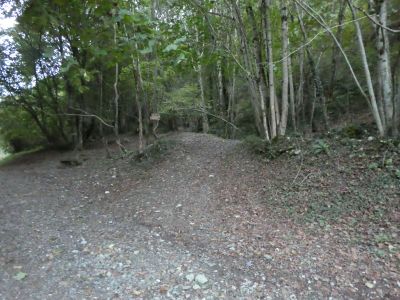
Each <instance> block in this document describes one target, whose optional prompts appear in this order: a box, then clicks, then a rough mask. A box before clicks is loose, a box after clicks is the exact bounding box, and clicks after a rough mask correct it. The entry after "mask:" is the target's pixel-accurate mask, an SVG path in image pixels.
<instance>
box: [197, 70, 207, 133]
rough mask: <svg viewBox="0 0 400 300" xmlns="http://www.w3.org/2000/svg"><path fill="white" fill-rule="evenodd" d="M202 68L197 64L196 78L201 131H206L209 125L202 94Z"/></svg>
mask: <svg viewBox="0 0 400 300" xmlns="http://www.w3.org/2000/svg"><path fill="white" fill-rule="evenodd" d="M202 73H203V68H202V66H201V63H199V64H198V65H197V79H198V82H199V88H200V108H201V118H202V125H203V132H204V133H208V131H209V130H210V125H209V124H208V117H207V105H206V99H205V95H204V84H203V74H202Z"/></svg>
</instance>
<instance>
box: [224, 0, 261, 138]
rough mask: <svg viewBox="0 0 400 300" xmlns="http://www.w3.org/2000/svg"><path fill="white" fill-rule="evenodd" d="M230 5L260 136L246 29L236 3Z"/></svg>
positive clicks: (257, 106)
mask: <svg viewBox="0 0 400 300" xmlns="http://www.w3.org/2000/svg"><path fill="white" fill-rule="evenodd" d="M230 3H231V5H232V7H233V18H234V20H235V24H236V28H237V33H238V36H239V40H240V44H241V47H240V51H241V53H242V55H243V60H244V65H245V74H246V79H247V82H248V83H249V90H250V95H251V97H250V100H251V104H252V107H253V112H254V119H255V125H256V127H257V130H258V132H259V133H260V134H263V125H262V121H261V114H260V103H259V101H258V99H259V92H258V89H257V83H256V80H255V78H256V75H255V73H256V72H255V71H254V63H252V62H251V61H252V60H251V55H250V50H249V45H248V41H247V33H246V28H245V25H244V23H243V20H242V16H241V13H240V9H239V7H238V5H237V3H236V0H230Z"/></svg>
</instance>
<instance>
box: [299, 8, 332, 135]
mask: <svg viewBox="0 0 400 300" xmlns="http://www.w3.org/2000/svg"><path fill="white" fill-rule="evenodd" d="M296 10H297V16H298V20H299V23H300V29H301V32H302V35H303V39H304V42H305V43H306V42H307V40H308V35H307V31H306V28H305V26H304V22H303V17H302V14H301V13H300V9H299V7H298V6H297V4H296ZM305 49H306V54H307V59H308V63H309V65H310V70H311V75H312V77H313V83H314V85H315V96H316V99H317V100H318V102H320V103H321V107H322V115H323V118H324V123H325V127H326V129H327V130H329V127H330V126H329V116H328V109H327V107H326V98H325V95H324V87H323V84H322V80H321V77H320V74H319V70H318V67H317V65H316V63H315V61H314V58H313V56H312V53H311V50H310V47H309V45H307V46H306V47H305ZM313 107H314V108H315V104H314V105H313ZM312 114H313V113H312Z"/></svg>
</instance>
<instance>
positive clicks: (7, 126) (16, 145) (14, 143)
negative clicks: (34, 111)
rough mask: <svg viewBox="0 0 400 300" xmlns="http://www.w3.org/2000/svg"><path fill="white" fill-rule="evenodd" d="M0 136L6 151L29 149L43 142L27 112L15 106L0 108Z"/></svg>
mask: <svg viewBox="0 0 400 300" xmlns="http://www.w3.org/2000/svg"><path fill="white" fill-rule="evenodd" d="M0 136H1V141H2V145H1V146H2V147H3V148H4V149H5V150H7V151H8V152H21V151H24V150H30V149H32V148H35V147H36V146H38V145H42V144H43V142H44V138H43V136H42V135H41V133H40V131H39V130H38V128H37V126H36V125H35V124H34V122H33V121H32V119H31V117H30V116H29V115H28V113H27V112H25V111H24V110H22V109H20V108H17V107H2V108H0Z"/></svg>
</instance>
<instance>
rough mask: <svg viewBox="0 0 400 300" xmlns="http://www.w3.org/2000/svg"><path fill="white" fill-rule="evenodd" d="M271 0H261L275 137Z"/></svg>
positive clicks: (272, 123)
mask: <svg viewBox="0 0 400 300" xmlns="http://www.w3.org/2000/svg"><path fill="white" fill-rule="evenodd" d="M267 1H269V0H261V16H262V23H263V28H264V30H263V32H264V43H265V52H266V54H267V64H268V87H269V104H270V107H269V109H270V114H271V119H270V125H271V126H270V132H271V138H272V139H273V138H275V137H276V136H277V124H278V123H277V116H276V111H277V109H278V107H277V106H276V103H277V99H276V94H275V74H274V63H273V62H274V55H273V49H272V32H271V31H272V29H271V24H270V9H269V5H270V3H269V2H268V3H267Z"/></svg>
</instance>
